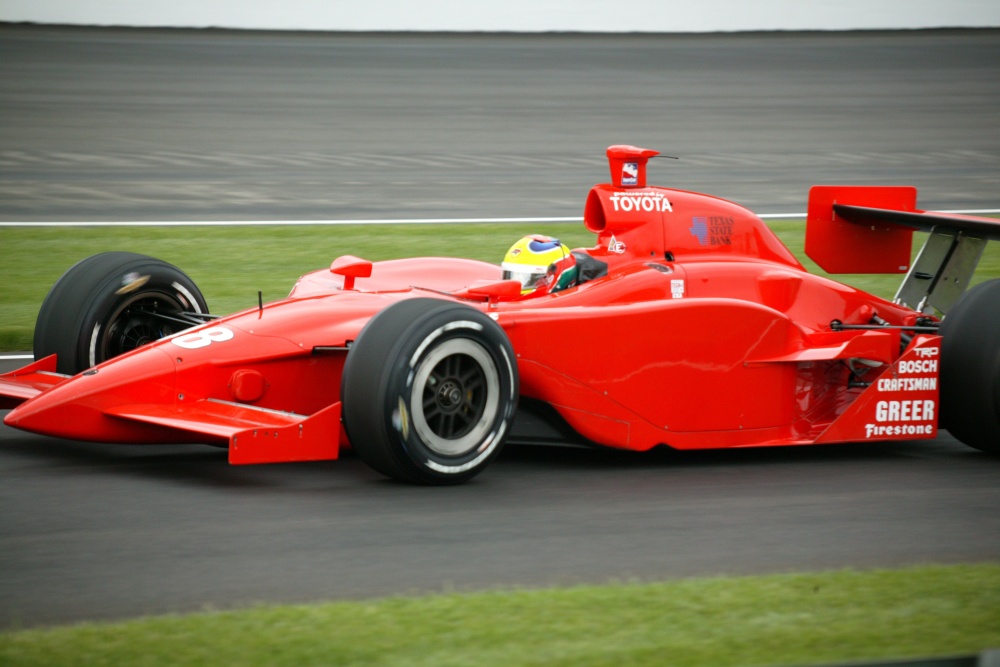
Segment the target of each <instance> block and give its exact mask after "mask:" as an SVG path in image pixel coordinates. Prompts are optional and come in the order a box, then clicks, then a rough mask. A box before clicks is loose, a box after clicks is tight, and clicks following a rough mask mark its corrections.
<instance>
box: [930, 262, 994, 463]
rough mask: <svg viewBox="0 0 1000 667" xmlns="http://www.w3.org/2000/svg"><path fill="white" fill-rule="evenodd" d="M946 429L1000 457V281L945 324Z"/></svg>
mask: <svg viewBox="0 0 1000 667" xmlns="http://www.w3.org/2000/svg"><path fill="white" fill-rule="evenodd" d="M941 336H942V337H943V338H942V341H941V424H942V426H943V427H944V428H946V429H948V431H949V432H950V433H951V434H952V435H953V436H955V437H956V438H958V439H959V440H961V441H962V442H964V443H965V444H967V445H969V446H970V447H975V448H976V449H981V450H983V451H986V452H992V453H1000V279H998V280H990V281H987V282H985V283H981V284H979V285H976V286H975V287H974V288H972V289H971V290H969V291H968V292H967V293H966V294H965V295H963V296H962V298H961V299H960V300H959V302H958V303H957V304H955V306H954V307H953V308H952V309H951V310H950V311H949V312H948V314H947V315H946V316H945V318H944V321H943V322H942V323H941Z"/></svg>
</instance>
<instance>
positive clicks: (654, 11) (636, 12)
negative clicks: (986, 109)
mask: <svg viewBox="0 0 1000 667" xmlns="http://www.w3.org/2000/svg"><path fill="white" fill-rule="evenodd" d="M0 21H12V22H21V21H29V22H34V23H67V24H76V25H128V26H161V27H162V26H172V27H198V28H204V27H224V28H252V29H274V30H349V31H355V30H391V31H396V30H415V31H438V30H440V31H516V32H546V31H585V32H715V31H742V30H852V29H882V28H887V29H893V28H940V27H1000V0H435V1H433V2H420V1H419V0H416V1H415V0H266V1H260V0H258V1H254V0H242V1H241V0H166V1H165V0H0Z"/></svg>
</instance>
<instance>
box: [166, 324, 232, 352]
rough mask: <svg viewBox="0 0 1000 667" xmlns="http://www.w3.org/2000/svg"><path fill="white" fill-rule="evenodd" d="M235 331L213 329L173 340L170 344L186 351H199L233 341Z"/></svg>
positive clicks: (222, 328) (223, 328)
mask: <svg viewBox="0 0 1000 667" xmlns="http://www.w3.org/2000/svg"><path fill="white" fill-rule="evenodd" d="M232 337H233V330H232V329H228V328H226V327H211V328H209V329H203V330H201V331H196V332H194V333H189V334H186V335H184V336H179V337H177V338H174V339H172V340H171V341H170V342H171V343H173V344H174V345H176V346H177V347H183V348H184V349H185V350H197V349H198V348H202V347H206V346H208V345H211V344H212V343H223V342H225V341H227V340H230V339H232Z"/></svg>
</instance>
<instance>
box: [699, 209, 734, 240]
mask: <svg viewBox="0 0 1000 667" xmlns="http://www.w3.org/2000/svg"><path fill="white" fill-rule="evenodd" d="M735 225H736V221H735V220H734V219H733V218H730V217H728V216H721V215H712V216H705V215H696V216H695V217H693V218H691V226H690V227H688V231H690V232H691V235H692V236H694V237H695V238H696V239H698V245H704V246H708V245H732V244H733V227H734V226H735Z"/></svg>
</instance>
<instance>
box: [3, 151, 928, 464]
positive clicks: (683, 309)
mask: <svg viewBox="0 0 1000 667" xmlns="http://www.w3.org/2000/svg"><path fill="white" fill-rule="evenodd" d="M654 155H656V152H655V151H650V150H646V149H639V148H634V147H631V146H614V147H612V148H610V149H609V150H608V157H609V161H610V164H611V177H612V182H611V183H610V184H603V185H598V186H595V187H594V188H593V189H592V190H591V191H590V193H589V195H588V197H587V201H586V206H585V214H584V218H585V225H586V227H587V229H588V230H590V231H592V232H594V233H595V234H596V235H597V242H596V245H595V246H594V247H593V248H590V249H587V250H586V251H585V252H586V253H588V254H589V255H590V256H591V257H593V258H594V259H597V260H600V261H601V262H604V263H606V264H607V267H608V271H607V275H606V276H604V277H600V278H596V279H594V280H591V281H589V282H585V283H583V284H580V285H578V286H575V287H572V288H570V289H567V290H565V291H563V292H559V293H556V294H534V295H527V296H522V295H521V292H520V285H519V284H517V283H512V282H511V281H503V280H501V272H500V268H499V267H498V266H496V265H492V264H487V263H483V262H478V261H472V260H461V259H442V258H422V259H404V260H393V261H385V262H378V263H374V264H372V263H369V262H366V261H364V260H361V259H358V258H355V257H343V258H340V259H338V260H337V261H335V262H334V264H333V266H332V267H331V268H330V270H324V271H317V272H314V273H310V274H307V275H305V276H303V277H302V278H301V279H300V280H299V281H298V283H297V284H296V285H295V287H294V288H293V289H292V291H291V294H290V295H289V297H288V298H287V299H284V300H282V301H278V302H274V303H270V304H267V305H265V306H263V307H262V308H261V309H254V310H249V311H245V312H242V313H237V314H234V315H231V316H229V317H225V318H222V319H218V320H215V321H213V322H211V323H208V324H205V325H203V326H200V327H197V328H195V329H190V330H187V331H184V332H182V333H180V334H177V335H175V336H172V337H170V338H166V339H162V340H160V341H157V342H155V343H152V344H150V345H148V346H146V347H143V348H140V349H138V350H135V351H133V352H131V353H128V354H125V355H123V356H121V357H118V358H115V359H112V360H110V361H108V362H106V363H104V364H101V365H99V366H97V367H95V368H93V369H91V370H88V371H86V372H84V373H81V374H80V375H77V376H75V377H72V378H69V377H66V376H59V375H55V374H54V373H52V371H53V370H54V368H55V364H54V358H50V359H45V360H41V361H39V362H37V363H35V364H33V365H31V366H28V367H26V368H24V369H21V370H19V371H15V372H13V373H10V374H8V375H5V376H3V377H2V380H0V394H2V395H3V396H5V397H6V399H4V400H6V403H5V404H4V407H13V406H15V405H17V407H16V409H14V410H13V411H11V412H10V413H9V414H8V415H7V417H6V418H5V420H4V422H5V423H6V424H7V425H9V426H13V427H15V428H20V429H25V430H28V431H34V432H37V433H43V434H48V435H53V436H59V437H65V438H74V439H82V440H95V441H106V442H121V443H174V442H177V443H210V444H220V445H224V446H228V448H229V458H230V461H231V462H232V463H260V462H277V461H297V460H317V459H334V458H337V456H338V453H339V449H340V447H342V446H344V445H346V444H348V443H347V442H346V437H345V436H344V433H343V430H342V428H341V424H340V413H341V400H342V397H341V396H340V386H341V383H340V379H341V372H342V369H343V366H344V361H345V359H346V357H347V355H348V353H349V348H350V345H351V343H352V341H353V340H354V339H355V338H356V337H357V336H358V333H359V332H360V330H361V328H362V327H363V326H364V324H365V323H366V322H368V320H369V319H370V318H371V317H372V316H374V315H375V314H376V313H377V312H379V311H380V310H382V309H383V308H385V307H386V306H388V305H390V304H392V303H394V302H396V301H398V300H402V299H409V298H414V297H434V298H440V299H451V300H456V301H459V302H461V303H465V304H468V305H470V306H471V307H474V308H477V309H479V310H481V311H484V312H486V313H488V314H489V315H490V316H491V317H492V318H493V319H495V321H496V322H497V323H498V324H499V325H500V326H501V327H502V328H503V329H504V331H505V332H506V334H507V335H508V337H509V338H510V341H511V343H512V345H513V348H514V350H515V352H516V355H517V367H518V372H519V375H520V395H521V398H522V406H523V405H524V404H525V403H526V401H524V399H533V400H531V401H527V402H528V403H531V404H539V403H540V404H545V405H548V406H551V408H552V409H554V411H555V412H556V413H558V415H559V417H561V419H562V420H564V421H565V423H566V424H568V425H569V426H570V427H571V428H572V429H573V431H575V432H576V433H577V434H579V435H580V436H582V437H583V438H585V439H586V440H588V441H590V442H593V443H597V444H601V445H607V446H611V447H619V448H625V449H632V450H646V449H650V448H652V447H655V446H657V445H661V444H662V445H667V446H670V447H674V448H678V449H698V448H718V447H747V446H767V445H798V444H812V443H831V442H847V441H866V440H873V441H874V440H886V439H918V438H933V437H935V436H936V434H937V428H938V422H937V416H938V415H937V412H938V405H939V402H938V378H939V373H938V371H939V369H938V364H939V350H940V345H939V341H940V338H939V337H938V336H936V335H932V334H917V335H913V336H912V337H910V336H905V337H904V331H903V329H900V328H892V327H913V326H914V325H915V323H917V321H918V319H919V318H921V317H923V315H922V314H921V313H918V312H915V311H913V310H911V309H909V308H907V307H904V306H901V305H896V304H893V303H891V302H889V301H886V300H884V299H881V298H878V297H875V296H872V295H870V294H867V293H865V292H862V291H859V290H857V289H854V288H852V287H848V286H845V285H842V284H840V283H837V282H834V281H832V280H829V279H826V278H823V277H819V276H816V275H812V274H809V273H807V272H806V271H805V269H804V268H803V267H802V265H801V264H800V263H799V262H798V261H797V260H796V259H795V257H794V256H793V255H792V254H791V253H790V252H789V251H788V250H787V249H786V248H785V247H784V246H783V245H782V244H781V242H780V241H779V240H778V239H777V237H776V236H775V235H774V234H773V233H772V232H771V230H770V229H769V228H768V227H767V226H766V225H765V224H764V223H763V222H762V221H761V220H760V218H758V217H757V216H755V215H754V214H753V213H751V212H750V211H748V210H746V209H744V208H742V207H740V206H738V205H736V204H733V203H731V202H728V201H724V200H722V199H718V198H714V197H711V196H708V195H703V194H697V193H693V192H686V191H681V190H674V189H668V188H662V187H648V186H646V163H647V160H648V159H649V158H650V157H652V156H654ZM848 190H851V189H850V188H848V189H846V190H845V189H840V190H837V189H834V190H830V189H822V190H818V191H817V193H814V194H815V195H816V197H815V198H814V200H813V201H812V202H811V204H810V218H811V220H810V224H811V225H812V224H815V225H817V226H818V227H824V226H825V229H824V230H823V231H821V232H820V236H819V237H818V241H817V240H816V238H817V237H813V244H814V245H817V244H818V246H819V248H818V250H817V249H816V248H814V249H813V250H815V251H816V252H818V253H819V254H821V255H823V257H824V259H823V260H822V261H821V263H823V262H824V261H825V262H827V263H831V262H832V263H833V264H838V263H839V264H838V270H842V269H844V268H845V267H846V268H847V269H848V270H851V271H858V270H863V271H867V272H873V271H879V270H885V269H891V270H893V271H905V270H906V269H907V267H908V264H909V257H910V254H909V253H910V250H909V243H910V238H909V231H908V230H905V229H903V228H900V227H898V226H895V225H891V223H886V230H885V231H884V232H882V231H878V230H874V228H873V230H872V231H876V232H877V233H878V234H880V235H881V236H880V237H879V241H878V244H876V246H877V247H878V250H877V251H875V252H868V251H867V250H866V248H867V246H866V245H865V244H866V243H868V242H869V241H870V240H871V238H872V236H871V234H869V235H867V236H865V235H864V234H862V236H861V237H857V230H856V229H853V228H850V227H847V228H841V227H843V225H845V224H847V223H842V222H840V221H839V220H838V219H837V216H836V215H835V214H833V213H832V211H831V206H832V204H833V203H835V202H836V201H838V193H840V195H844V196H839V201H841V202H844V201H847V200H849V201H848V203H855V204H858V205H862V206H874V207H878V206H885V207H889V208H894V209H897V210H904V211H913V204H914V200H915V193H911V190H910V189H906V188H904V189H899V188H867V189H864V190H857V191H852V192H847V191H848ZM848 195H849V196H848ZM845 229H846V231H845ZM823 234H825V236H823ZM845 234H846V235H847V236H846V238H848V239H849V240H850V243H847V242H845V240H844V239H845V236H844V235H845ZM904 237H905V238H904ZM901 239H903V240H901ZM903 243H905V245H906V251H905V256H904V254H903V253H901V252H900V251H899V248H900V247H901V244H903ZM859 245H860V247H859ZM876 320H877V321H878V322H880V323H884V324H885V325H887V326H886V327H885V328H883V329H880V330H879V329H874V330H873V329H860V330H837V329H836V328H834V327H833V326H832V324H831V323H833V322H835V321H837V322H840V323H843V324H848V325H851V324H856V325H868V324H870V323H871V322H873V321H876ZM347 400H349V397H348V399H347Z"/></svg>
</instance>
